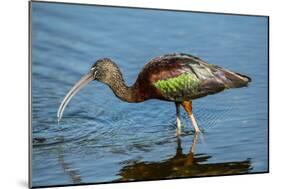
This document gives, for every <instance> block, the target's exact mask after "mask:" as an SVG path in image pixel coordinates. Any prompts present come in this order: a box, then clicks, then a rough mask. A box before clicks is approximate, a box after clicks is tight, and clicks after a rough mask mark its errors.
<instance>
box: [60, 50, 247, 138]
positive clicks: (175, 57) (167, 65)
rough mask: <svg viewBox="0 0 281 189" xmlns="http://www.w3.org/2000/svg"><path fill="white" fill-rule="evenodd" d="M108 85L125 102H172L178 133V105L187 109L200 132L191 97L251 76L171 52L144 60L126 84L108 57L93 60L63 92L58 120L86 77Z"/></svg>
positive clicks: (235, 85)
mask: <svg viewBox="0 0 281 189" xmlns="http://www.w3.org/2000/svg"><path fill="white" fill-rule="evenodd" d="M93 80H97V81H100V82H102V83H105V84H106V85H108V86H109V87H110V88H111V89H112V91H113V92H114V94H115V95H116V96H117V97H118V98H120V99H121V100H123V101H126V102H143V101H145V100H149V99H159V100H165V101H171V102H174V103H175V105H176V124H177V131H178V132H179V133H180V129H181V123H180V109H179V108H180V105H182V106H183V108H184V110H185V111H186V112H187V114H188V116H189V118H190V120H191V123H192V126H193V128H194V130H195V132H196V133H199V132H200V129H199V127H198V125H197V122H196V119H195V117H194V115H193V113H192V100H194V99H197V98H201V97H204V96H207V95H210V94H215V93H218V92H221V91H223V90H224V89H229V88H238V87H244V86H247V85H248V83H249V82H250V81H251V78H250V77H248V76H245V75H242V74H240V73H236V72H232V71H229V70H227V69H224V68H221V67H219V66H216V65H212V64H208V63H207V62H205V61H203V60H201V59H200V58H198V57H195V56H192V55H189V54H184V53H175V54H167V55H164V56H159V57H156V58H154V59H152V60H151V61H150V62H148V63H147V64H146V65H145V66H144V68H143V69H142V71H141V72H140V73H139V75H138V78H137V80H136V81H135V83H134V84H133V85H132V86H130V87H129V86H127V85H126V84H125V82H124V79H123V76H122V73H121V71H120V69H119V68H118V66H117V65H116V64H115V63H114V62H113V61H112V60H110V59H109V58H104V59H100V60H98V61H96V63H95V64H94V65H93V66H92V67H91V69H90V71H89V73H87V74H86V75H85V76H83V77H82V78H81V79H80V80H79V81H78V82H77V83H76V84H75V85H74V86H73V87H72V88H71V89H70V91H69V92H68V93H67V94H66V96H65V98H64V99H63V101H62V103H61V105H60V107H59V109H58V113H57V117H58V121H60V119H61V117H62V115H63V112H64V109H65V107H66V106H67V104H68V103H69V101H70V100H71V98H72V97H73V96H74V95H75V94H76V93H77V92H78V91H79V90H81V89H82V88H83V87H84V86H85V85H87V84H88V83H89V82H90V81H93Z"/></svg>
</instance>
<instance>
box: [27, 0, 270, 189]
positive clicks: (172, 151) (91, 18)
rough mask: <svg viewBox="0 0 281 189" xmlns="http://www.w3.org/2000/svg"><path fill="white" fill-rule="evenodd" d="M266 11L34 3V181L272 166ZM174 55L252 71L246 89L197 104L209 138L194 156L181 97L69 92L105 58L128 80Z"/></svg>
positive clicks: (91, 89) (99, 88)
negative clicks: (133, 98) (178, 127)
mask: <svg viewBox="0 0 281 189" xmlns="http://www.w3.org/2000/svg"><path fill="white" fill-rule="evenodd" d="M267 24H268V23H267V18H266V17H256V16H237V15H221V14H203V13H192V12H174V11H159V10H143V9H128V8H113V7H98V6H83V5H67V4H55V3H39V2H32V22H31V25H32V140H33V145H32V185H33V186H49V185H65V184H66V185H67V184H80V183H100V182H112V181H134V180H149V179H161V178H178V177H194V176H206V175H221V174H240V173H255V172H265V171H267V170H268V148H267V147H268V93H267V88H268V63H267V57H268V52H267V48H268V46H267V44H268V38H267V32H268V31H267ZM173 52H184V53H189V54H193V55H195V56H199V57H200V58H202V59H203V60H205V61H207V62H209V63H211V64H217V65H219V66H222V67H225V68H228V69H230V70H234V71H236V72H240V73H243V74H246V75H248V76H250V77H251V78H252V82H251V83H250V85H249V86H248V87H246V88H239V89H233V90H227V91H224V92H222V93H219V94H216V95H211V96H208V97H205V98H201V99H198V100H195V101H194V102H193V110H194V115H195V117H196V118H197V120H198V123H199V126H200V128H201V129H202V130H203V131H204V135H203V136H200V137H199V139H198V141H197V142H198V143H197V145H196V150H195V152H194V153H191V152H190V147H191V145H192V141H193V136H194V133H193V132H192V130H193V129H192V126H191V123H190V121H189V120H188V118H187V117H186V114H185V112H184V111H183V110H181V117H182V122H183V124H184V125H185V127H184V128H183V134H182V135H181V136H180V137H179V138H178V137H176V136H175V106H174V104H173V103H169V102H163V101H158V100H149V101H146V102H144V103H135V104H134V103H130V104H129V103H126V102H122V101H121V100H119V99H117V98H116V97H115V96H114V94H113V93H112V91H111V90H110V89H109V88H108V87H107V86H105V85H104V84H101V83H98V82H96V81H94V82H91V84H89V85H88V86H87V87H86V88H84V89H83V90H82V91H81V92H80V93H78V94H77V95H76V96H75V97H74V98H73V100H72V101H71V102H70V104H69V105H68V107H67V108H66V110H65V112H64V117H63V119H62V121H61V122H60V124H58V123H57V118H56V113H57V109H58V107H59V105H60V102H61V101H62V99H63V97H64V96H65V94H66V93H67V92H68V90H69V89H70V88H71V87H72V86H73V84H74V83H75V82H76V81H78V80H79V79H80V77H81V76H82V75H84V74H85V73H87V72H88V71H89V69H90V67H91V65H92V64H93V63H94V62H95V61H96V60H97V59H100V58H104V57H109V58H111V59H112V60H114V61H115V62H116V63H117V64H118V65H119V67H120V69H121V70H122V72H123V75H124V79H125V81H126V83H127V84H128V85H131V84H133V82H134V81H135V79H136V77H137V75H138V73H139V71H140V70H141V69H142V67H143V65H144V64H145V63H146V62H148V61H149V60H151V59H152V58H154V57H156V56H159V55H163V54H167V53H173Z"/></svg>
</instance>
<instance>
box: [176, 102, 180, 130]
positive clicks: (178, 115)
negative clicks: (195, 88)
mask: <svg viewBox="0 0 281 189" xmlns="http://www.w3.org/2000/svg"><path fill="white" fill-rule="evenodd" d="M175 104H176V122H177V135H179V134H180V133H181V120H180V104H179V103H178V102H176V103H175Z"/></svg>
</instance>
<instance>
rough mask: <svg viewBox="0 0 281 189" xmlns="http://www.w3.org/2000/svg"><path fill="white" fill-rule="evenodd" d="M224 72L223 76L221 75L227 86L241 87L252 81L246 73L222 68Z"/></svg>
mask: <svg viewBox="0 0 281 189" xmlns="http://www.w3.org/2000/svg"><path fill="white" fill-rule="evenodd" d="M221 71H222V72H223V75H224V76H223V77H220V79H221V80H222V81H223V83H224V85H225V87H226V88H239V87H245V86H247V85H248V83H249V82H251V81H252V79H251V78H250V77H248V76H246V75H243V74H240V73H236V72H232V71H229V70H225V69H221Z"/></svg>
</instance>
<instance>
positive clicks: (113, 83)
mask: <svg viewBox="0 0 281 189" xmlns="http://www.w3.org/2000/svg"><path fill="white" fill-rule="evenodd" d="M112 75H114V79H112V80H110V81H109V82H105V83H106V84H107V85H108V86H109V87H110V88H111V89H112V91H113V93H114V94H115V95H116V96H117V97H118V98H119V99H121V100H123V101H126V102H142V101H144V99H143V98H142V97H141V95H140V94H139V92H138V91H139V90H138V87H136V85H135V84H134V85H132V86H130V87H129V86H127V85H126V84H125V81H124V79H123V76H122V74H121V72H120V73H118V74H116V73H115V74H112Z"/></svg>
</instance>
